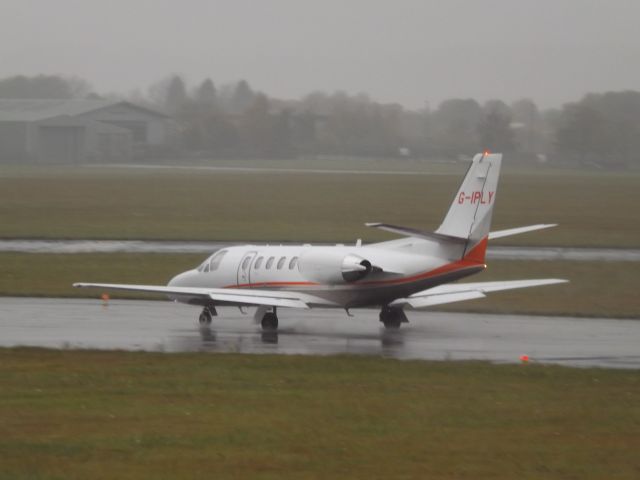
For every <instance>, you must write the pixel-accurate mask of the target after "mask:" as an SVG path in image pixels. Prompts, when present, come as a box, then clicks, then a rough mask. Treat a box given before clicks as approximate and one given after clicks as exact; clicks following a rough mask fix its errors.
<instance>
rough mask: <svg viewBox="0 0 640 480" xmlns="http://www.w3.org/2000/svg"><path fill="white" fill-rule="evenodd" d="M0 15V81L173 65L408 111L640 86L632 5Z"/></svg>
mask: <svg viewBox="0 0 640 480" xmlns="http://www.w3.org/2000/svg"><path fill="white" fill-rule="evenodd" d="M0 15H1V18H2V20H3V21H2V28H1V29H0V77H6V76H10V75H15V74H19V73H20V74H27V75H32V74H37V73H60V74H67V75H72V74H73V75H78V76H80V77H83V78H85V79H86V80H88V81H89V82H90V83H91V84H92V85H94V87H95V88H96V89H97V90H98V91H100V92H108V91H117V92H122V93H126V92H128V91H131V90H132V89H133V88H135V87H139V88H142V89H146V88H147V87H148V86H149V85H150V84H151V83H153V82H155V81H157V80H159V79H160V78H162V77H164V76H166V75H167V74H169V73H172V72H176V73H181V74H183V75H184V76H185V77H186V79H187V80H188V81H190V82H192V83H195V82H200V81H201V80H202V79H203V78H204V77H207V76H210V77H211V78H212V79H213V80H214V82H216V84H220V83H226V82H230V81H235V80H238V79H241V78H245V79H247V80H248V81H249V83H250V84H251V85H252V86H253V87H254V88H257V89H259V90H262V91H264V92H265V93H267V94H268V95H271V96H275V97H279V98H297V97H300V96H301V95H304V94H305V93H309V92H311V91H313V90H326V91H334V90H338V89H340V90H345V91H347V92H349V93H358V92H366V93H368V94H370V95H371V96H372V97H373V98H375V99H377V100H380V101H384V102H398V103H401V104H403V105H405V106H407V107H409V108H420V107H421V106H423V105H424V103H425V102H426V101H428V102H429V104H431V105H432V106H437V104H438V103H439V102H440V101H442V100H443V99H445V98H451V97H474V98H476V99H478V100H480V101H484V100H487V99H490V98H501V99H503V100H506V101H511V100H514V99H517V98H522V97H529V98H532V99H534V100H535V101H536V102H538V104H539V105H541V106H543V107H548V106H559V105H560V104H562V103H564V102H566V101H571V100H577V99H579V98H580V97H581V96H582V95H583V94H584V93H585V92H588V91H605V90H621V89H635V90H640V29H639V24H640V1H638V0H607V1H605V0H537V1H519V0H467V1H464V0H446V1H445V0H442V1H435V0H395V1H382V0H313V1H312V0H252V1H249V0H181V1H170V0H104V1H94V0H0Z"/></svg>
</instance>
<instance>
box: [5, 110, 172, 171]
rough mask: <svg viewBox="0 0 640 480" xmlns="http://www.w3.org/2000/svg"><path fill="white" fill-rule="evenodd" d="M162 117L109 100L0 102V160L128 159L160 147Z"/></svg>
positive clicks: (165, 120) (168, 136)
mask: <svg viewBox="0 0 640 480" xmlns="http://www.w3.org/2000/svg"><path fill="white" fill-rule="evenodd" d="M174 132H175V127H174V123H173V122H172V121H171V119H170V118H169V117H167V116H166V115H164V114H162V113H159V112H155V111H153V110H150V109H147V108H144V107H140V106H137V105H134V104H132V103H130V102H123V101H110V100H14V99H0V162H3V163H4V162H30V163H42V164H53V163H71V164H77V163H91V162H114V161H128V160H130V159H131V158H133V157H134V156H143V155H145V154H146V153H148V152H150V151H154V150H161V149H163V148H166V147H167V146H169V144H170V143H171V140H172V138H173V134H174Z"/></svg>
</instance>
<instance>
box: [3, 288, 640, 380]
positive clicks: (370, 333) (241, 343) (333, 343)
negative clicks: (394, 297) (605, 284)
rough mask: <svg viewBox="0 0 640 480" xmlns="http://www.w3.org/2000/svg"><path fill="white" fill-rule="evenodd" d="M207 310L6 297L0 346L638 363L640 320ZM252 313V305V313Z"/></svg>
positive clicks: (601, 364) (633, 366) (616, 364)
mask: <svg viewBox="0 0 640 480" xmlns="http://www.w3.org/2000/svg"><path fill="white" fill-rule="evenodd" d="M198 313H199V309H198V308H195V307H189V306H186V305H180V304H174V303H171V302H159V301H158V302H150V301H110V302H109V304H108V306H104V305H103V304H102V302H101V301H99V300H61V299H36V298H0V345H1V346H5V347H13V346H38V347H48V348H96V349H119V350H144V351H165V352H238V353H247V354H299V355H336V354H354V355H376V356H382V357H391V358H398V359H425V360H485V361H491V362H497V363H505V362H506V363H516V362H519V361H520V357H521V355H527V356H528V357H529V359H530V362H538V363H552V364H560V365H566V366H576V367H588V366H597V367H607V368H629V369H638V368H640V321H635V320H613V319H596V318H568V317H542V316H540V317H537V316H519V315H480V314H456V313H437V312H408V316H409V320H410V323H409V324H408V325H403V327H402V328H401V329H400V330H399V331H393V332H389V331H385V330H384V329H383V328H381V327H380V324H379V322H378V319H377V312H376V311H374V310H359V311H356V312H355V315H356V316H355V317H352V318H349V317H347V316H346V314H345V313H344V312H343V311H334V310H311V311H299V310H287V309H281V310H280V311H279V316H280V329H279V331H278V332H277V333H264V332H262V330H261V329H260V327H259V326H258V325H256V324H254V322H253V315H252V314H248V315H243V314H242V313H241V312H239V310H238V309H234V308H226V309H219V313H220V314H221V316H220V317H217V318H214V321H213V323H212V325H211V326H208V327H201V326H199V325H198V324H197V321H196V318H197V316H198ZM251 313H252V312H251Z"/></svg>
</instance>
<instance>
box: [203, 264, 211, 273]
mask: <svg viewBox="0 0 640 480" xmlns="http://www.w3.org/2000/svg"><path fill="white" fill-rule="evenodd" d="M202 271H203V272H204V273H207V272H208V271H209V264H208V263H205V264H204V268H203V269H202Z"/></svg>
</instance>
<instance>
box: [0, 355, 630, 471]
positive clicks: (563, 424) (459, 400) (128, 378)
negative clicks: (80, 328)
mask: <svg viewBox="0 0 640 480" xmlns="http://www.w3.org/2000/svg"><path fill="white" fill-rule="evenodd" d="M0 379H1V382H2V395H1V396H0V479H11V480H18V479H35V478H37V479H61V478H64V479H83V480H84V479H87V478H92V479H113V478H118V479H133V478H135V479H141V478H154V479H156V478H171V479H180V478H216V479H219V478H251V479H253V478H258V479H282V478H296V479H298V478H363V479H365V478H366V479H371V478H380V479H382V478H438V479H454V478H455V479H474V480H475V479H478V478H492V479H509V480H511V479H515V478H520V479H534V478H545V479H556V478H557V479H574V478H575V479H581V480H588V479H621V480H622V479H629V480H632V479H634V480H635V479H637V478H638V472H639V471H640V456H638V451H639V450H640V377H639V376H638V374H637V373H636V372H632V371H611V370H599V369H566V368H561V367H547V366H536V365H526V366H525V365H511V366H504V365H503V366H492V365H488V364H484V363H428V362H409V361H404V362H401V361H394V360H388V359H380V358H373V357H361V358H360V357H359V358H356V357H325V358H314V357H290V356H252V355H248V356H241V355H206V354H171V355H167V354H147V353H124V352H84V351H46V350H34V349H12V350H6V349H4V350H0Z"/></svg>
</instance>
